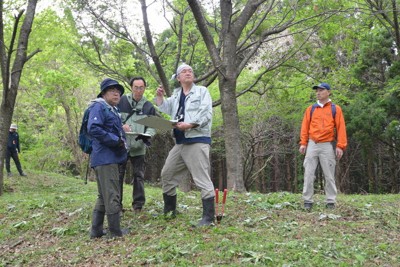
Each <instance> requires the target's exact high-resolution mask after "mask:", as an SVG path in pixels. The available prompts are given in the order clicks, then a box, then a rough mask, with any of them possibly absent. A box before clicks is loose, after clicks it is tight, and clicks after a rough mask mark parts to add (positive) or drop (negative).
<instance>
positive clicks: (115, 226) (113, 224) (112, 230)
mask: <svg viewBox="0 0 400 267" xmlns="http://www.w3.org/2000/svg"><path fill="white" fill-rule="evenodd" d="M107 221H108V230H109V236H108V238H115V237H121V236H123V235H126V234H128V233H129V230H128V229H121V226H120V224H121V217H120V215H119V212H118V213H115V214H107Z"/></svg>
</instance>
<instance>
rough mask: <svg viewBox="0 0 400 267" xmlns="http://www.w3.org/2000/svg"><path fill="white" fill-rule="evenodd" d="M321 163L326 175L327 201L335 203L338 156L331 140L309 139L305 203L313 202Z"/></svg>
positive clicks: (305, 172)
mask: <svg viewBox="0 0 400 267" xmlns="http://www.w3.org/2000/svg"><path fill="white" fill-rule="evenodd" d="M318 161H319V163H320V164H321V168H322V171H323V173H324V177H325V195H326V203H335V202H336V195H337V189H336V184H335V167H336V157H335V151H334V149H333V146H332V143H331V142H326V143H315V142H314V141H312V140H309V142H308V146H307V151H306V157H305V159H304V164H303V166H304V170H305V171H304V187H303V200H304V203H313V195H314V181H315V171H316V169H317V166H318Z"/></svg>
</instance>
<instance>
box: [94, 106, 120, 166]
mask: <svg viewBox="0 0 400 267" xmlns="http://www.w3.org/2000/svg"><path fill="white" fill-rule="evenodd" d="M92 105H93V107H92V109H91V110H90V114H89V120H88V128H87V130H88V133H89V135H90V136H91V137H92V140H93V143H92V147H93V151H92V153H91V156H90V157H91V160H90V165H91V167H92V168H94V167H96V166H100V165H108V164H121V163H124V162H126V160H127V151H126V148H125V146H124V145H121V141H120V140H121V139H122V140H123V141H124V142H125V133H124V131H123V129H122V121H121V117H120V114H119V112H118V109H117V108H115V107H111V106H110V105H108V104H107V103H106V102H105V101H104V99H103V98H97V99H95V100H94V101H93V103H92Z"/></svg>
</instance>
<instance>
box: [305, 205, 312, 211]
mask: <svg viewBox="0 0 400 267" xmlns="http://www.w3.org/2000/svg"><path fill="white" fill-rule="evenodd" d="M312 206H313V203H304V209H305V210H306V211H311V209H312Z"/></svg>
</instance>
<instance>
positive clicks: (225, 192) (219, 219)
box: [215, 189, 228, 224]
mask: <svg viewBox="0 0 400 267" xmlns="http://www.w3.org/2000/svg"><path fill="white" fill-rule="evenodd" d="M218 193H219V192H218V189H215V204H216V206H215V214H216V216H217V223H218V224H220V223H221V220H222V217H224V211H225V203H226V195H227V194H228V189H224V195H223V198H222V208H221V213H218V208H219V207H218V206H219V201H218Z"/></svg>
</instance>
